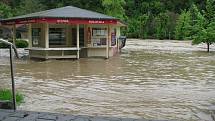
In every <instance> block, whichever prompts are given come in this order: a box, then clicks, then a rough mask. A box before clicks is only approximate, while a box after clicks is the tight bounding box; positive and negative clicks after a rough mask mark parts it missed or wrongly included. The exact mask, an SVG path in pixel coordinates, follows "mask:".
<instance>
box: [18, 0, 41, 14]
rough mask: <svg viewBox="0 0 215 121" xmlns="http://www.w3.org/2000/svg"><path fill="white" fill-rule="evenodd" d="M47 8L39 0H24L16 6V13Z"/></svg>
mask: <svg viewBox="0 0 215 121" xmlns="http://www.w3.org/2000/svg"><path fill="white" fill-rule="evenodd" d="M42 10H45V6H44V5H43V4H41V3H40V1H38V0H22V1H21V2H20V4H19V6H18V7H17V8H16V15H24V14H29V13H34V12H38V11H42Z"/></svg>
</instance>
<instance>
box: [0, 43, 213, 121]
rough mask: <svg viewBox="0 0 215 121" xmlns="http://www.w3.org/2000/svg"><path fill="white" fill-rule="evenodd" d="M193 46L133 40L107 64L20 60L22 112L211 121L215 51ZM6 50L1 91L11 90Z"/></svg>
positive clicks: (0, 63) (0, 65) (0, 59)
mask: <svg viewBox="0 0 215 121" xmlns="http://www.w3.org/2000/svg"><path fill="white" fill-rule="evenodd" d="M205 47H206V46H205V45H199V46H191V43H190V42H189V41H186V42H184V41H171V40H162V41H159V40H135V39H129V40H128V41H127V44H126V47H125V48H123V50H122V52H121V54H119V55H116V56H115V57H112V58H110V59H108V60H104V59H98V58H97V59H95V58H84V59H80V60H78V61H77V60H48V61H33V60H28V59H19V60H16V61H15V64H16V68H15V69H16V77H15V79H16V87H17V90H18V91H19V92H20V93H23V94H24V95H25V102H24V103H23V104H21V105H20V106H19V107H18V109H19V110H29V111H42V112H46V111H49V112H55V113H68V114H74V115H92V116H109V117H129V118H146V119H177V120H187V121H196V120H205V121H212V120H213V119H212V117H211V114H212V113H213V112H214V111H215V52H214V51H215V47H214V46H212V47H211V50H212V51H213V52H211V53H207V52H205V51H206V48H205ZM6 52H7V51H5V50H1V52H0V88H3V87H4V88H5V87H7V88H10V70H9V69H10V68H9V58H8V56H7V55H6V54H7V53H6Z"/></svg>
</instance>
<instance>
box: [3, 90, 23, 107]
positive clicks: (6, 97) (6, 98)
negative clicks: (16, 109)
mask: <svg viewBox="0 0 215 121" xmlns="http://www.w3.org/2000/svg"><path fill="white" fill-rule="evenodd" d="M9 100H12V93H11V90H9V89H0V101H9ZM16 101H17V104H18V105H19V104H21V103H22V102H23V101H24V96H23V95H22V94H20V93H19V92H17V93H16Z"/></svg>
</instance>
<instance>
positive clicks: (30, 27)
mask: <svg viewBox="0 0 215 121" xmlns="http://www.w3.org/2000/svg"><path fill="white" fill-rule="evenodd" d="M28 43H29V45H28V47H29V48H31V47H32V25H31V23H30V24H28Z"/></svg>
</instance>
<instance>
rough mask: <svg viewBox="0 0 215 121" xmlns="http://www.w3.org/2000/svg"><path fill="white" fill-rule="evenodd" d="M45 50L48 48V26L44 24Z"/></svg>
mask: <svg viewBox="0 0 215 121" xmlns="http://www.w3.org/2000/svg"><path fill="white" fill-rule="evenodd" d="M44 28H45V48H49V24H48V23H45V26H44Z"/></svg>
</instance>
